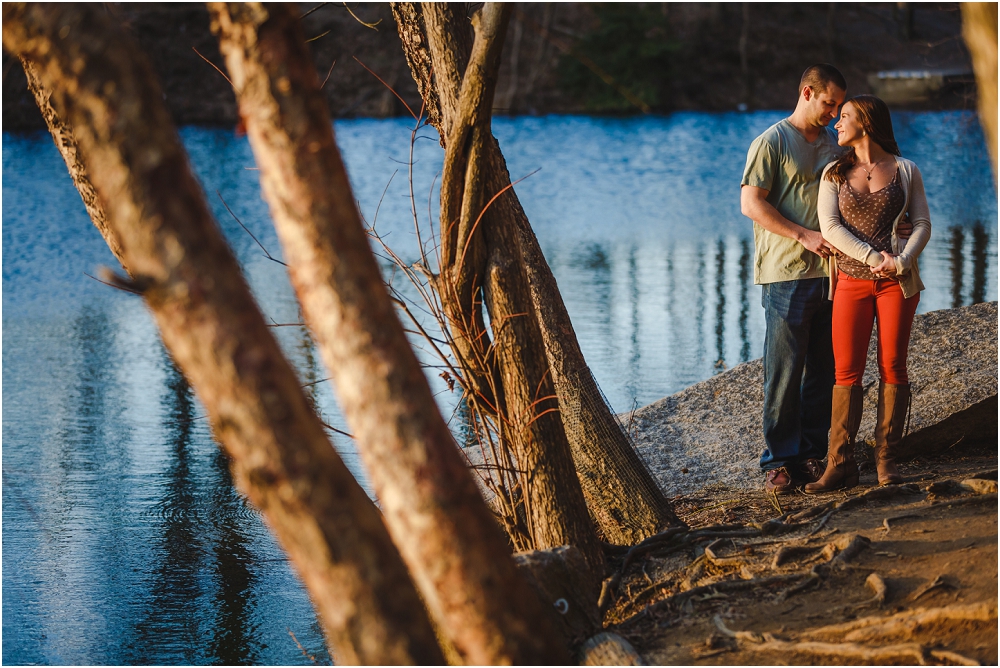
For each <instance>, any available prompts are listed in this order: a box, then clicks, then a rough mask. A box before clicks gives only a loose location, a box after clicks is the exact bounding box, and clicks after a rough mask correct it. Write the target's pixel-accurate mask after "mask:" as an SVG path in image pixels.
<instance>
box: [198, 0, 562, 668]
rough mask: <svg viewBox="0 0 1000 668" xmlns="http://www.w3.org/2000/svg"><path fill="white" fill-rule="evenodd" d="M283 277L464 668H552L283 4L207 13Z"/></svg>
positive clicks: (537, 617)
mask: <svg viewBox="0 0 1000 668" xmlns="http://www.w3.org/2000/svg"><path fill="white" fill-rule="evenodd" d="M210 11H211V13H212V16H213V29H214V30H215V31H216V32H217V33H218V35H219V38H220V50H221V52H222V53H223V55H224V56H225V57H226V63H227V65H228V67H229V72H230V75H231V77H232V80H233V83H234V85H235V88H236V90H237V91H238V93H237V98H238V101H239V105H240V114H241V117H242V118H243V120H244V123H245V124H246V128H247V134H248V136H249V138H250V143H251V146H252V147H253V150H254V156H255V157H256V160H257V165H258V167H259V168H260V177H261V185H262V188H263V191H264V198H265V199H266V200H267V202H268V204H269V205H270V208H271V213H272V217H273V218H274V221H275V226H276V228H277V230H278V235H279V238H280V239H281V242H282V245H283V247H284V249H285V256H286V259H287V261H288V264H289V271H290V275H291V280H292V284H293V285H294V286H295V290H296V293H297V294H298V297H299V300H300V301H301V303H302V306H303V313H304V315H305V318H306V322H307V323H308V324H309V327H310V329H311V330H312V331H313V332H314V334H315V336H316V340H317V342H318V344H319V348H320V352H321V354H322V356H323V360H324V362H325V363H326V367H327V369H328V370H329V372H330V375H331V376H332V377H333V380H334V382H335V385H336V389H337V395H338V398H339V400H340V406H341V408H342V410H343V411H344V415H345V417H346V419H347V422H348V424H350V426H351V429H352V431H353V433H354V435H355V438H356V440H357V445H358V450H359V452H360V454H361V456H362V458H363V459H364V460H365V462H366V464H367V468H368V470H369V471H370V476H371V480H372V484H373V486H374V487H375V491H376V493H377V495H378V497H379V499H380V500H381V503H382V508H383V512H384V514H385V519H386V523H387V525H388V527H389V530H390V532H391V533H392V536H393V538H394V539H395V542H396V544H397V545H398V546H399V549H400V551H401V553H402V555H403V558H404V559H405V560H406V562H407V564H408V565H409V567H410V571H411V573H413V575H414V578H415V579H416V581H417V583H418V585H419V587H420V590H421V592H422V594H423V596H424V600H426V601H427V604H428V606H429V608H430V610H431V612H432V613H433V615H434V617H435V618H436V619H437V620H438V622H439V625H440V628H441V629H442V631H443V632H444V633H445V634H446V635H447V636H448V638H449V640H450V641H451V642H452V643H453V644H454V646H455V647H456V649H457V650H458V651H459V653H460V654H461V657H462V659H463V661H465V662H469V663H473V664H495V663H514V664H537V663H551V662H564V661H566V660H568V654H567V653H566V649H565V647H564V646H563V645H562V643H561V641H560V639H559V638H558V636H557V635H556V634H554V633H552V630H553V629H554V625H553V623H552V621H553V620H552V619H551V618H550V617H551V615H552V613H551V612H550V611H549V610H547V609H544V608H543V607H542V606H541V604H540V602H539V600H538V598H537V597H536V596H535V595H534V594H533V592H532V590H531V589H530V588H529V586H528V585H527V583H526V582H525V581H524V579H523V578H522V577H521V576H520V575H519V574H518V573H517V571H516V568H515V565H514V562H513V560H512V559H510V558H508V555H509V551H508V550H507V548H506V545H505V541H504V538H503V536H502V534H501V532H500V530H499V528H498V527H497V525H496V523H495V521H494V520H493V518H492V516H491V514H490V512H489V510H488V508H487V507H486V504H485V503H484V501H483V499H482V497H481V495H480V493H479V490H478V488H477V487H476V484H475V481H474V480H473V477H472V475H471V473H470V472H469V470H468V468H467V467H466V466H465V463H464V461H463V459H462V457H461V455H460V453H459V450H458V447H457V444H456V443H455V442H454V439H453V438H452V435H451V433H450V432H449V430H448V427H447V425H446V424H445V421H444V419H443V418H442V417H441V414H440V412H439V411H438V408H437V405H436V404H435V402H434V398H433V396H432V394H431V389H430V386H429V385H428V383H427V380H426V378H425V377H424V374H423V370H422V369H421V367H420V363H419V361H418V360H417V358H416V355H414V353H413V351H412V349H411V348H410V346H409V343H408V341H407V339H406V335H405V333H404V331H403V327H402V325H401V323H400V322H399V320H398V319H397V317H396V313H395V311H394V307H393V305H392V302H391V301H390V299H389V295H388V293H387V292H386V290H385V287H384V285H383V282H382V276H381V273H380V271H379V268H378V265H377V263H376V261H375V257H374V255H373V254H372V252H371V249H370V247H369V245H368V239H367V234H366V232H365V229H364V226H363V225H362V222H361V219H360V216H359V214H358V211H357V209H356V207H355V204H354V196H353V194H352V193H351V188H350V184H349V182H348V178H347V173H346V171H345V169H344V165H343V163H342V161H341V159H340V154H339V152H338V151H337V147H336V144H335V142H334V137H333V132H332V130H331V125H330V120H329V118H330V116H329V112H328V110H327V106H326V102H325V100H324V98H323V96H322V94H321V93H320V87H319V80H318V78H317V76H316V71H315V69H314V67H313V60H312V58H311V57H310V55H309V52H308V47H307V46H306V44H305V38H304V36H303V35H302V33H301V30H300V28H299V25H298V20H297V18H296V16H297V13H298V12H297V9H296V8H295V7H294V5H280V4H267V5H261V4H256V3H247V4H232V5H229V4H222V3H212V4H210Z"/></svg>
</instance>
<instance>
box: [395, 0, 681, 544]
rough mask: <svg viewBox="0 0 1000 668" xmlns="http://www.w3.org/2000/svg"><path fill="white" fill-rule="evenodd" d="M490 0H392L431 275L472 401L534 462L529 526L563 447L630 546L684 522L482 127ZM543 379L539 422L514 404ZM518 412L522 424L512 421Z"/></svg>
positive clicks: (610, 536)
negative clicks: (412, 106)
mask: <svg viewBox="0 0 1000 668" xmlns="http://www.w3.org/2000/svg"><path fill="white" fill-rule="evenodd" d="M489 7H490V5H487V6H486V7H484V9H483V10H482V11H480V12H479V13H478V14H476V15H475V16H474V17H473V20H470V19H469V17H468V16H467V15H466V5H464V4H460V3H393V4H392V11H393V15H394V17H395V19H396V24H397V28H398V31H399V36H400V40H401V42H402V45H403V52H404V53H405V55H406V58H407V61H408V63H409V65H410V69H411V71H412V74H413V78H414V80H415V81H416V83H417V87H418V89H419V91H420V95H421V98H422V100H423V107H424V113H425V114H426V118H427V122H428V123H429V124H430V125H432V126H433V127H435V128H436V129H437V131H438V133H439V135H440V140H441V144H442V146H444V148H445V161H444V168H443V173H442V183H441V209H440V227H439V235H440V253H439V255H440V261H439V272H438V274H437V276H435V277H434V279H435V280H434V281H433V285H434V287H435V288H436V289H437V292H438V294H439V295H440V297H441V301H442V302H443V304H444V307H445V308H444V311H445V313H446V315H447V317H448V322H449V324H450V327H451V329H452V337H451V338H452V340H453V341H454V344H455V345H454V349H455V352H456V356H457V357H458V358H459V361H460V362H461V363H462V365H463V368H464V370H465V376H466V378H465V381H466V391H467V393H468V394H469V395H470V397H471V399H472V401H473V403H475V404H476V405H477V409H480V410H481V407H482V406H485V407H486V409H487V410H493V411H495V412H496V413H498V414H499V420H498V421H499V422H500V424H501V425H513V426H514V428H513V429H509V430H508V436H509V439H510V442H511V443H512V445H513V449H514V451H515V459H516V461H517V464H518V467H519V469H520V470H522V471H531V472H532V476H531V479H530V480H529V481H527V483H522V485H521V489H522V492H523V493H524V494H525V499H526V501H527V506H528V508H529V512H528V513H527V514H528V520H529V524H530V522H531V521H533V520H534V517H533V513H532V512H531V510H530V509H531V508H534V507H537V506H538V505H542V506H543V507H544V506H545V505H551V504H546V503H545V501H544V499H546V498H549V497H551V496H553V493H554V490H547V489H545V487H544V482H545V478H548V477H549V476H550V473H549V471H550V470H551V471H552V474H551V475H556V474H558V475H563V474H564V473H565V468H566V467H567V466H568V465H569V464H568V461H569V460H568V459H567V458H566V457H565V456H564V455H563V454H562V453H563V452H564V451H565V450H566V445H567V444H568V445H569V451H570V453H571V458H572V461H573V463H574V465H575V469H576V472H577V475H578V478H579V481H580V484H581V487H582V490H583V492H584V494H585V497H586V503H587V506H588V508H589V512H590V514H591V516H592V517H593V519H594V521H595V522H596V524H597V525H598V527H599V529H600V531H601V533H602V534H603V536H604V538H605V539H606V540H608V541H609V542H613V543H617V544H633V543H636V542H638V541H639V540H642V539H644V538H646V537H649V536H650V535H653V534H655V533H656V532H658V531H660V530H661V529H663V528H665V527H669V526H679V525H681V524H682V523H681V522H680V521H679V520H678V519H677V517H676V515H674V513H673V511H672V509H671V507H670V504H669V502H668V500H667V499H666V497H665V495H664V494H663V491H662V490H661V489H660V488H659V487H658V486H657V484H656V482H655V481H654V480H653V478H652V476H651V475H650V473H649V471H648V470H647V469H646V467H645V465H644V464H643V462H642V460H641V459H640V458H639V456H638V453H637V452H636V451H635V448H634V446H633V444H632V442H631V440H630V438H629V436H628V435H627V434H626V432H625V431H624V430H623V429H622V427H621V424H620V423H619V422H618V420H617V418H616V417H615V416H614V414H613V413H612V412H611V410H610V408H609V406H608V404H607V402H606V401H605V399H604V396H603V394H602V393H601V391H600V389H599V388H598V386H597V383H596V382H595V380H594V378H593V376H592V374H591V372H590V369H589V368H588V366H587V364H586V362H585V360H584V358H583V354H582V352H581V349H580V345H579V343H578V341H577V338H576V334H575V332H574V330H573V325H572V323H571V321H570V318H569V314H568V312H567V310H566V306H565V304H564V303H563V301H562V297H561V296H560V294H559V289H558V287H557V285H556V281H555V278H554V277H553V275H552V271H551V269H550V268H549V266H548V263H547V262H546V260H545V257H544V256H543V254H542V251H541V248H540V247H539V244H538V240H537V238H536V237H535V235H534V232H533V231H532V229H531V225H530V224H529V222H528V219H527V216H526V215H525V213H524V210H523V208H522V207H521V204H520V202H519V201H518V198H517V195H516V194H515V193H514V190H513V188H512V187H511V180H510V174H509V173H508V170H507V166H506V163H505V161H504V158H503V154H502V152H501V151H500V147H499V144H498V143H497V140H496V138H495V137H494V136H493V135H492V133H491V132H490V125H489V121H490V115H491V114H490V111H491V110H490V104H491V102H492V100H493V91H494V89H495V86H496V77H497V68H498V63H497V62H495V61H491V60H489V59H488V58H483V57H482V56H483V54H484V53H485V52H486V50H487V49H486V47H485V46H481V45H482V44H483V34H484V30H485V29H486V27H487V26H488V25H489V22H490V21H492V22H495V23H496V24H498V26H499V27H498V28H495V30H498V31H499V32H500V36H499V38H495V40H496V41H497V42H502V31H503V29H505V27H506V23H507V20H508V19H507V10H505V9H501V8H495V9H488V8H489ZM490 29H494V28H492V27H491V28H490ZM496 48H497V49H499V45H497V46H496ZM484 309H485V310H486V311H487V313H488V315H489V321H490V323H491V325H492V326H491V327H490V328H487V326H486V325H485V324H484V321H485V318H484V317H483V310H484ZM491 330H492V331H491ZM491 333H492V339H491V336H490V335H491ZM550 389H551V390H553V391H554V394H555V395H556V396H557V397H558V400H557V406H558V414H557V415H555V414H553V415H552V416H551V417H550V418H549V419H547V420H546V421H545V422H544V423H542V419H543V418H537V419H536V416H537V415H538V414H539V411H537V410H536V411H534V412H533V413H531V412H529V413H526V412H525V409H524V405H525V403H526V402H527V401H529V400H537V398H538V397H549V396H550V393H549V391H550ZM526 392H528V395H527V396H525V393H526ZM544 407H545V406H543V408H544ZM535 408H538V406H537V404H536V406H535ZM553 413H555V412H554V411H553ZM526 416H527V417H526ZM545 417H549V416H548V415H546V416H545ZM526 419H527V420H528V421H529V422H530V424H529V425H527V427H528V428H524V427H520V425H521V424H523V423H524V422H525V420H526ZM537 423H541V424H537ZM539 453H540V454H539ZM546 453H550V454H546ZM539 457H543V458H546V459H549V458H551V460H552V462H553V463H552V465H551V466H552V468H551V469H548V468H545V469H540V468H539V467H538V464H539V462H538V458H539ZM525 487H528V489H527V491H525V490H524V488H525ZM560 507H561V508H563V510H564V512H565V511H566V510H567V509H568V508H570V506H568V505H567V504H565V503H564V504H560ZM531 526H532V529H533V536H534V537H535V540H536V545H537V546H540V547H541V546H545V545H546V540H545V537H544V535H543V534H544V531H540V530H539V529H538V528H537V527H535V526H534V525H531Z"/></svg>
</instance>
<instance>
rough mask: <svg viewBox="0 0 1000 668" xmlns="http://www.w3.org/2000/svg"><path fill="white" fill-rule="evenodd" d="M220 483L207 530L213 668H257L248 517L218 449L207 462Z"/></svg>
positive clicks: (254, 585)
mask: <svg viewBox="0 0 1000 668" xmlns="http://www.w3.org/2000/svg"><path fill="white" fill-rule="evenodd" d="M212 459H213V461H212V465H213V468H214V469H215V472H216V474H217V475H218V478H219V484H217V485H216V486H215V488H214V489H215V494H214V495H213V499H212V506H211V507H212V512H211V525H212V529H213V534H214V538H215V541H214V544H213V545H212V552H213V554H214V556H215V568H214V575H215V577H214V584H215V595H214V596H213V597H212V604H211V608H212V610H213V611H214V612H215V628H214V633H213V634H212V639H211V641H210V643H209V651H210V656H211V657H212V663H213V664H215V665H223V666H226V665H251V664H257V663H260V657H259V656H258V654H257V651H256V650H257V647H258V642H257V641H256V639H257V635H258V634H257V624H256V623H253V622H252V619H253V618H254V614H253V613H254V611H255V609H256V607H257V592H258V589H259V587H258V583H257V578H256V577H255V574H254V571H253V568H252V567H253V561H254V557H253V554H252V553H251V550H250V539H249V538H248V537H247V535H246V532H245V526H246V520H245V517H246V515H247V514H248V513H246V512H238V511H239V510H244V508H243V506H244V503H245V501H244V500H243V499H242V498H240V497H239V496H238V495H237V494H236V493H235V488H234V486H233V481H232V478H231V477H230V473H229V458H228V457H227V456H226V455H225V454H224V453H223V452H222V451H221V450H219V451H218V452H216V454H215V457H213V458H212Z"/></svg>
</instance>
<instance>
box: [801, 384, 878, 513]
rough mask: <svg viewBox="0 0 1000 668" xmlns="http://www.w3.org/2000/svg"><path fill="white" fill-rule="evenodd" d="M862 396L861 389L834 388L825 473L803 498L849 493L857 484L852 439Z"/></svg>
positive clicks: (857, 422) (859, 419)
mask: <svg viewBox="0 0 1000 668" xmlns="http://www.w3.org/2000/svg"><path fill="white" fill-rule="evenodd" d="M863 402H864V393H863V391H862V389H861V386H860V385H834V386H833V410H832V412H831V414H830V450H829V454H828V455H827V458H826V470H825V471H824V472H823V476H822V477H821V478H820V479H819V480H817V481H816V482H811V483H809V484H808V485H806V486H805V487H804V488H803V489H804V491H805V493H806V494H818V493H821V492H832V491H834V490H838V489H849V488H851V487H854V486H855V485H857V484H858V463H857V461H855V459H854V439H855V438H856V437H857V435H858V428H859V427H860V426H861V407H862V405H863Z"/></svg>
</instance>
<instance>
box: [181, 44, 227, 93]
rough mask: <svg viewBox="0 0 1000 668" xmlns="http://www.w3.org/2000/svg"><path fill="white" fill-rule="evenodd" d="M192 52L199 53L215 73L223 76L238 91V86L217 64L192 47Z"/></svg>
mask: <svg viewBox="0 0 1000 668" xmlns="http://www.w3.org/2000/svg"><path fill="white" fill-rule="evenodd" d="M191 50H192V51H194V52H195V53H197V54H198V57H199V58H201V59H202V60H204V61H205V62H206V63H208V64H209V65H211V66H212V67H214V68H215V71H216V72H218V73H219V74H221V75H222V78H223V79H225V80H226V81H228V82H229V85H230V86H232V87H233V90H236V86H234V85H233V81H232V79H230V78H229V77H227V76H226V73H225V72H223V71H222V70H220V69H219V68H218V66H217V65H216V64H215V63H213V62H212V61H211V60H209V59H208V58H206V57H205V56H203V55H201V52H199V51H198V49H196V48H194V47H193V46H192V47H191Z"/></svg>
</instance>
